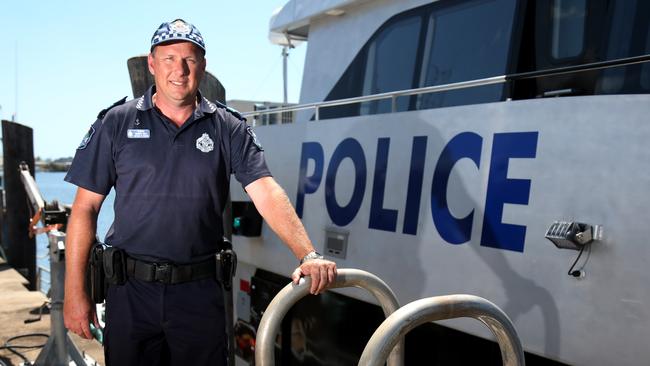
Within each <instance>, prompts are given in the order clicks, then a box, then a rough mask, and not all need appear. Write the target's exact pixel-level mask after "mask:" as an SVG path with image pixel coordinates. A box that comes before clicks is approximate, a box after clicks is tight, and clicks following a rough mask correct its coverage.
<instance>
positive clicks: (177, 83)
mask: <svg viewBox="0 0 650 366" xmlns="http://www.w3.org/2000/svg"><path fill="white" fill-rule="evenodd" d="M170 83H172V84H173V85H176V86H183V85H185V82H184V81H173V80H172V81H170Z"/></svg>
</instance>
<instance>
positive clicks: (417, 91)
mask: <svg viewBox="0 0 650 366" xmlns="http://www.w3.org/2000/svg"><path fill="white" fill-rule="evenodd" d="M645 62H650V54H645V55H639V56H633V57H625V58H619V59H614V60H607V61H598V62H591V63H587V64H582V65H574V66H563V67H557V68H553V69H547V70H537V71H529V72H522V73H516V74H508V75H499V76H493V77H488V78H482V79H475V80H468V81H461V82H456V83H449V84H443V85H432V86H426V87H421V88H413V89H404V90H397V91H391V92H386V93H379V94H372V95H362V96H358V97H352V98H345V99H337V100H330V101H323V102H316V103H306V104H300V105H296V106H291V107H282V108H271V109H262V110H257V111H252V112H243V113H242V115H243V116H244V117H247V118H248V117H251V118H253V125H255V121H256V119H257V118H258V117H261V116H265V115H272V114H278V115H281V114H282V113H286V112H297V111H303V110H313V111H314V120H316V121H318V120H320V109H321V108H326V107H337V106H342V105H348V104H355V103H362V102H372V101H377V100H383V99H390V100H391V113H394V112H396V111H397V98H399V97H405V96H411V95H421V94H430V93H440V92H445V91H450V90H458V89H468V88H475V87H480V86H487V85H493V84H503V83H506V82H510V81H517V80H525V79H536V78H543V77H549V76H558V75H564V74H570V73H578V72H586V71H593V70H602V69H608V68H613V67H620V66H628V65H634V64H639V63H645ZM280 120H282V119H280Z"/></svg>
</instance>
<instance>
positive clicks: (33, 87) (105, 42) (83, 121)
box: [0, 0, 306, 159]
mask: <svg viewBox="0 0 650 366" xmlns="http://www.w3.org/2000/svg"><path fill="white" fill-rule="evenodd" d="M286 2H287V0H254V1H253V0H239V1H232V0H230V1H226V0H215V1H202V0H201V1H193V0H188V1H157V2H154V1H149V0H142V1H122V0H111V1H102V2H99V1H90V0H86V1H82V0H70V1H63V0H51V1H36V0H22V1H14V0H11V1H8V0H7V1H3V2H2V10H1V11H0V24H1V25H2V32H0V118H1V119H5V120H11V119H12V116H13V115H14V114H15V121H16V122H18V123H20V124H23V125H26V126H29V127H31V128H32V129H33V130H34V155H35V156H39V157H41V158H43V159H45V158H51V159H55V158H59V157H68V156H73V155H74V152H75V149H76V147H77V146H78V145H79V142H80V141H81V139H82V137H83V136H84V134H85V133H86V132H87V130H88V128H89V126H90V125H91V124H92V123H93V122H94V120H95V118H96V116H97V113H98V112H99V111H100V110H102V109H104V108H106V107H108V106H110V105H111V104H113V102H115V101H117V100H118V99H121V98H122V97H124V96H128V97H129V99H132V98H133V95H132V90H131V83H130V80H129V73H128V70H127V66H126V61H127V59H129V58H130V57H133V56H138V55H144V54H146V53H147V52H148V51H149V46H150V40H151V36H152V35H153V33H154V31H155V30H156V29H157V28H158V26H159V25H160V24H161V23H163V22H165V21H171V20H174V19H176V18H183V19H185V20H186V21H188V22H190V23H193V24H194V25H195V26H196V27H197V28H198V29H199V31H200V32H201V34H202V35H203V38H204V39H205V43H206V49H207V52H206V58H207V70H208V71H210V72H211V73H212V74H213V75H214V76H216V77H217V79H219V81H220V82H221V83H222V84H223V85H224V87H225V88H226V98H227V99H247V100H256V101H274V102H281V101H282V99H283V87H282V56H281V52H282V48H281V47H280V46H277V45H273V44H271V43H270V42H269V41H268V25H269V20H270V18H271V15H272V13H273V11H274V10H276V9H278V8H280V7H281V6H283V5H284V4H285V3H286ZM305 51H306V44H302V45H299V46H298V47H296V48H295V49H293V50H291V51H290V55H289V61H288V74H289V78H288V99H289V102H297V101H298V99H299V95H300V85H301V82H300V80H301V77H302V69H303V63H304V58H305Z"/></svg>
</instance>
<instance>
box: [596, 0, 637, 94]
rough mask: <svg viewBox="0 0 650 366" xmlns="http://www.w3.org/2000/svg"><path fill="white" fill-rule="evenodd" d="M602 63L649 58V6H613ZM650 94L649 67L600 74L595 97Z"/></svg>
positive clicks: (634, 2)
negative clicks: (603, 61)
mask: <svg viewBox="0 0 650 366" xmlns="http://www.w3.org/2000/svg"><path fill="white" fill-rule="evenodd" d="M610 14H611V15H610V19H611V20H610V26H609V32H608V33H607V34H608V37H607V44H606V46H605V59H607V60H615V59H620V58H626V57H632V56H641V55H646V54H650V3H649V2H648V1H646V0H627V1H617V2H614V3H612V5H611V9H610ZM648 90H650V63H648V62H645V63H642V64H637V65H629V66H624V67H613V68H609V69H605V70H603V72H602V74H601V76H600V78H599V81H598V87H597V90H596V94H601V93H602V94H616V93H644V92H647V91H648Z"/></svg>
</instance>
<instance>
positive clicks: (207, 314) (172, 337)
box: [104, 278, 227, 366]
mask: <svg viewBox="0 0 650 366" xmlns="http://www.w3.org/2000/svg"><path fill="white" fill-rule="evenodd" d="M104 354H105V361H106V365H107V366H145V365H146V366H153V365H163V366H176V365H178V366H180V365H223V366H226V358H227V346H226V335H225V314H224V300H223V292H222V289H221V286H220V285H219V283H218V282H217V281H216V280H214V279H204V280H199V281H192V282H186V283H181V284H175V285H165V284H162V283H158V282H144V281H140V280H136V279H133V278H130V279H129V280H128V281H127V283H126V284H124V285H123V286H111V287H110V288H109V290H108V294H107V298H106V328H105V329H104Z"/></svg>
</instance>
